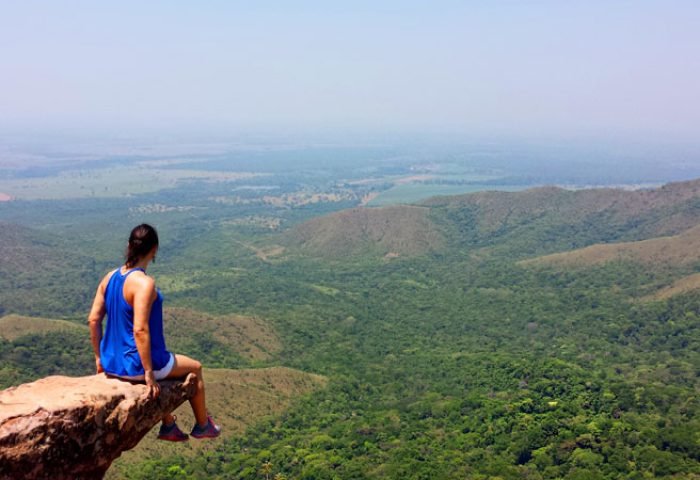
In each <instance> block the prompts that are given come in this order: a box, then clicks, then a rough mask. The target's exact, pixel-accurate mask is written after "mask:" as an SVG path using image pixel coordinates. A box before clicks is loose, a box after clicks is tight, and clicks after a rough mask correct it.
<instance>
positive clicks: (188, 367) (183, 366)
mask: <svg viewBox="0 0 700 480" xmlns="http://www.w3.org/2000/svg"><path fill="white" fill-rule="evenodd" d="M189 373H194V374H195V375H197V392H196V393H195V394H194V397H192V398H190V405H191V406H192V412H194V417H195V419H196V420H197V424H199V426H202V427H203V426H205V425H206V424H207V405H206V402H205V397H204V377H203V376H202V364H201V363H199V362H198V361H197V360H194V359H192V358H190V357H187V356H185V355H178V354H175V365H174V366H173V369H172V370H171V371H170V374H168V376H167V378H180V377H185V376H187V374H189ZM163 420H166V418H165V417H164V418H163Z"/></svg>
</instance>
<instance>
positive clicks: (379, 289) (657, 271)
mask: <svg viewBox="0 0 700 480" xmlns="http://www.w3.org/2000/svg"><path fill="white" fill-rule="evenodd" d="M200 186H201V185H200ZM202 188H204V187H202ZM207 188H218V187H207ZM699 188H700V183H698V182H688V183H685V184H674V185H671V186H668V187H665V188H664V189H658V190H654V191H651V193H649V191H640V192H623V191H618V190H598V191H580V192H570V191H565V190H561V189H551V188H547V189H536V190H529V191H526V192H519V193H505V192H501V193H489V194H473V195H466V196H459V197H441V198H437V199H433V200H430V201H428V202H424V203H420V204H417V205H414V206H411V207H394V208H395V209H394V210H390V209H389V210H387V209H382V208H373V209H366V208H365V209H358V210H356V211H355V210H353V211H350V213H348V211H345V210H343V209H344V208H345V207H348V206H352V205H351V204H348V203H343V202H339V203H334V204H333V205H328V204H320V205H311V206H309V205H305V206H299V207H295V208H279V207H276V206H274V205H273V206H270V205H249V204H247V205H244V206H241V207H236V209H235V210H233V209H232V208H231V207H227V206H226V205H219V206H218V207H216V208H210V209H208V210H206V211H204V212H203V213H201V214H197V215H194V214H191V213H189V212H172V213H167V214H163V213H160V214H159V213H148V214H144V215H135V214H133V212H132V213H131V214H128V215H127V214H124V213H118V212H123V211H124V205H125V204H128V202H129V200H124V201H122V202H121V204H120V202H116V201H115V202H111V203H110V202H109V201H107V200H101V201H94V202H92V201H90V202H88V201H64V202H46V203H45V204H44V203H42V202H26V203H22V202H17V204H15V205H13V206H3V210H2V211H0V214H2V215H1V216H0V219H4V220H5V221H6V222H8V223H6V224H3V228H2V232H0V236H2V240H3V243H2V247H0V248H2V249H3V252H2V253H3V259H6V258H8V259H9V258H12V259H13V261H12V262H6V261H5V260H4V261H3V264H2V271H1V272H0V287H2V293H0V299H1V302H0V308H1V309H2V311H0V315H9V314H18V315H27V316H32V317H50V318H55V319H63V320H67V321H68V322H72V323H73V324H74V325H75V326H76V327H75V329H64V330H61V331H60V332H59V333H58V334H57V333H55V332H51V333H49V332H45V333H42V332H41V331H40V330H37V331H32V332H30V333H28V334H26V335H20V336H13V337H12V338H9V337H7V336H1V335H0V365H1V367H0V382H1V386H3V387H7V386H10V385H14V384H18V383H21V382H25V381H29V380H31V379H33V378H38V377H41V376H45V375H49V374H54V373H64V374H76V375H78V374H88V373H90V371H91V369H92V363H93V362H92V360H91V353H90V345H89V342H88V340H87V334H86V330H85V329H84V317H85V315H86V313H87V310H88V308H89V302H90V300H91V298H92V295H93V293H94V288H95V286H96V284H97V281H98V280H99V278H100V276H101V275H103V274H104V273H105V272H107V271H108V270H109V268H112V267H113V266H115V263H116V262H119V261H120V258H119V254H120V253H121V248H122V244H123V241H122V239H121V237H115V235H116V234H117V233H119V234H123V235H122V236H125V235H126V233H127V232H126V230H128V225H130V223H134V221H135V220H136V219H137V218H138V219H139V221H141V220H148V221H151V222H153V223H154V224H156V226H157V227H158V228H159V229H160V232H161V236H162V238H163V244H162V255H159V258H158V263H156V264H155V265H154V266H153V270H152V272H149V273H152V275H153V276H154V277H155V278H156V281H157V282H158V284H159V285H160V287H161V289H162V290H163V293H164V295H165V298H166V304H167V305H169V306H172V307H187V308H190V309H193V310H195V311H199V312H202V314H206V315H209V316H210V317H207V318H214V317H215V316H225V315H231V314H236V315H246V316H250V317H255V318H262V319H265V321H266V322H268V323H269V325H270V326H271V327H272V328H274V330H275V332H276V335H277V337H278V338H279V340H280V342H281V346H280V348H279V349H277V350H275V351H274V352H272V353H271V354H270V355H269V356H266V357H265V358H262V359H258V360H255V361H251V360H246V359H245V358H243V357H242V356H241V354H240V351H239V350H237V349H236V348H235V346H234V345H227V344H225V343H222V342H221V340H218V339H217V338H216V337H214V336H213V334H212V332H210V331H207V330H206V329H204V330H202V331H201V335H199V336H198V338H197V340H196V341H190V342H187V341H184V340H182V339H180V340H178V341H180V343H178V348H180V349H181V351H182V352H183V353H187V354H190V355H193V356H197V357H200V358H202V359H203V360H204V361H205V362H208V363H209V366H212V367H219V368H240V367H243V366H245V367H251V366H252V367H257V366H270V365H284V366H288V367H292V368H296V369H299V370H302V371H307V372H313V373H317V374H321V375H323V376H325V377H326V378H328V384H327V386H326V387H325V388H322V389H320V390H317V391H315V392H314V393H311V394H308V395H306V396H303V397H300V398H299V399H297V400H296V401H295V402H293V404H292V406H291V407H290V408H289V409H288V410H287V411H286V412H285V413H283V414H282V415H275V416H270V417H266V418H263V419H261V420H260V421H258V422H257V423H256V424H255V425H253V426H251V427H250V428H248V430H247V431H246V432H245V433H244V434H242V435H235V436H231V437H228V438H226V439H225V440H224V441H223V442H222V443H221V444H220V445H219V446H217V447H216V448H215V449H213V450H211V451H207V452H205V453H203V454H202V455H200V456H197V457H195V458H191V457H184V456H178V455H174V456H166V457H158V458H152V459H149V460H145V461H142V462H140V463H135V464H131V465H127V466H126V467H125V468H124V469H123V470H121V472H122V473H123V474H124V475H125V476H127V477H128V478H133V479H137V478H138V479H140V478H143V479H146V478H148V479H151V478H202V479H204V478H242V479H260V478H266V479H270V478H276V479H278V480H280V479H283V478H287V479H307V480H311V479H348V478H353V479H364V478H366V479H372V478H392V479H441V478H445V479H447V478H450V479H451V478H474V479H522V478H527V479H558V478H565V479H581V480H583V479H618V478H626V479H643V478H668V479H671V478H700V436H699V435H700V433H698V432H700V398H699V396H698V391H699V388H700V331H699V325H698V318H699V317H700V291H698V290H695V289H688V290H687V291H683V292H680V293H679V294H676V295H670V296H667V297H659V296H655V292H658V291H660V290H662V289H663V288H664V287H668V286H669V285H671V284H673V283H674V282H675V281H677V280H679V279H682V278H686V277H688V276H691V275H693V274H695V273H697V272H698V271H700V253H692V252H690V253H688V255H689V256H690V257H689V258H685V257H684V261H683V262H676V263H674V262H672V261H665V260H664V259H663V258H662V259H659V258H651V259H644V258H642V259H640V258H638V257H625V256H624V255H622V256H618V257H616V258H614V259H613V260H611V261H604V262H602V261H601V262H597V261H591V262H588V263H586V262H583V263H581V262H579V263H576V264H571V265H569V264H565V263H564V264H561V263H556V264H552V263H547V262H539V263H538V262H527V261H523V260H528V259H532V258H535V257H539V256H541V255H546V254H551V253H556V252H565V251H569V250H573V249H578V248H581V247H586V246H590V245H595V244H609V243H614V242H623V241H624V242H643V241H645V240H648V239H651V238H657V237H664V238H665V237H668V236H673V235H678V234H681V233H682V232H684V231H687V230H689V229H690V228H691V227H694V226H696V225H697V224H698V223H700V193H699V190H698V189H699ZM154 195H155V194H154ZM157 195H159V197H158V199H159V201H160V202H166V201H167V198H168V195H173V196H174V193H173V192H170V193H169V192H167V191H165V192H160V193H159V194H157ZM198 195H201V197H202V198H204V195H203V194H201V193H198V191H197V190H196V189H193V190H192V193H190V198H187V199H186V200H188V201H190V203H196V202H197V201H198V200H197V196H198ZM207 195H209V196H210V195H211V192H209V193H207ZM164 199H166V200H164ZM179 201H181V202H182V201H183V199H182V198H180V199H179ZM37 206H43V207H45V208H42V209H37ZM402 208H411V209H417V210H410V211H409V212H408V213H407V212H405V211H403V212H402V211H401V210H400V209H402ZM396 209H399V210H396ZM341 210H343V211H341ZM365 210H371V212H370V213H367V212H365ZM29 211H31V215H27V219H28V221H25V222H21V221H20V220H19V219H20V218H21V217H22V215H23V212H25V213H26V212H29ZM104 211H107V212H108V213H109V212H113V213H115V216H114V217H111V218H112V220H111V221H110V223H109V224H106V222H104V221H103V220H101V218H102V216H104ZM387 211H389V212H392V213H391V214H387V213H386V212H387ZM74 212H80V216H79V217H74V216H72V215H73V213H74ZM273 214H274V215H276V216H278V217H279V218H281V219H282V220H281V222H282V223H281V225H282V227H281V228H278V229H272V230H271V229H269V228H268V227H266V226H260V225H254V224H253V225H251V224H250V223H241V222H239V223H236V222H233V221H232V218H246V219H249V218H251V217H255V216H263V215H267V216H270V215H273ZM339 215H340V216H339ZM46 218H51V219H52V221H53V222H54V223H53V225H52V226H50V227H41V228H39V227H38V226H39V225H44V224H45V223H44V222H45V221H46ZM256 218H257V217H256ZM70 219H73V220H70ZM397 222H398V223H400V224H397ZM22 223H24V224H25V226H22V227H19V226H18V224H22ZM125 225H127V226H126V227H125ZM118 228H119V229H121V230H124V231H123V232H122V231H119V232H117V229H118ZM417 229H418V230H420V231H421V232H426V231H427V232H428V234H426V235H421V236H414V235H407V234H406V232H414V231H416V230H417ZM76 231H78V232H80V235H76V234H75V232H76ZM352 232H361V234H358V235H355V234H353V233H352ZM319 242H320V243H319ZM643 245H645V244H643ZM20 247H21V248H20ZM693 255H694V256H693ZM686 257H687V256H686ZM32 258H35V259H37V258H38V259H46V261H43V262H42V263H41V266H39V265H37V264H36V262H32V261H31V259H32ZM56 258H60V259H61V261H49V260H50V259H56ZM5 318H7V317H5ZM217 318H219V317H217ZM1 326H2V324H1V323H0V327H1ZM0 334H2V331H1V330H0ZM214 413H215V415H228V414H232V413H233V412H214ZM146 441H147V440H146Z"/></svg>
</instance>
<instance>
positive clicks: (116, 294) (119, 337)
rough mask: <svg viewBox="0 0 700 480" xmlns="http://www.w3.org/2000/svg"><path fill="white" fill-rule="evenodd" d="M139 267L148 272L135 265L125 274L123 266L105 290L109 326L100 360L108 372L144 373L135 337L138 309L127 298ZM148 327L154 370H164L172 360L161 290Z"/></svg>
mask: <svg viewBox="0 0 700 480" xmlns="http://www.w3.org/2000/svg"><path fill="white" fill-rule="evenodd" d="M137 270H140V271H142V272H144V270H143V269H141V268H134V269H132V270H129V271H127V272H126V273H124V274H122V273H121V268H120V269H118V270H117V271H116V272H114V273H113V274H112V277H111V278H110V279H109V282H108V283H107V288H106V289H105V304H106V310H107V326H106V327H105V332H104V335H103V337H102V341H101V342H100V361H101V363H102V368H104V371H105V372H106V373H109V374H111V375H118V376H128V377H131V376H137V375H143V374H144V369H143V365H142V364H141V357H139V352H138V350H137V349H136V341H135V339H134V308H133V307H132V306H131V305H129V304H128V303H127V301H126V299H124V282H125V281H126V279H127V277H128V276H129V275H131V274H132V273H133V272H135V271H137ZM144 273H145V272H144ZM148 328H149V331H150V337H151V362H152V364H153V370H160V369H161V368H163V367H165V365H166V364H167V363H168V361H169V360H170V352H168V350H167V349H166V348H165V336H164V335H163V295H162V294H161V293H160V290H158V297H157V298H156V300H155V301H154V302H153V305H152V307H151V316H150V317H149V319H148Z"/></svg>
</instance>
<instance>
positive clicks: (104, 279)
mask: <svg viewBox="0 0 700 480" xmlns="http://www.w3.org/2000/svg"><path fill="white" fill-rule="evenodd" d="M117 271H119V269H118V268H115V269H113V270H110V271H109V272H107V274H106V275H105V276H104V277H102V281H101V282H100V288H101V289H102V290H104V289H105V288H106V287H107V284H108V283H109V281H110V280H111V279H112V276H113V275H114V274H115V273H117Z"/></svg>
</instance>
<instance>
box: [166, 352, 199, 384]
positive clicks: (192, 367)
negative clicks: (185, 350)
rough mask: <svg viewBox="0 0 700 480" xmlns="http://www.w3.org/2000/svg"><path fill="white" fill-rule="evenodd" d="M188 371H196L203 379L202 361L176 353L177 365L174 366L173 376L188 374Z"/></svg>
mask: <svg viewBox="0 0 700 480" xmlns="http://www.w3.org/2000/svg"><path fill="white" fill-rule="evenodd" d="M188 373H194V374H196V375H197V376H198V377H199V378H200V379H201V377H202V363H201V362H199V361H198V360H194V359H192V358H190V357H188V356H186V355H175V366H174V367H173V371H172V372H171V376H178V377H179V376H184V375H187V374H188Z"/></svg>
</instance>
